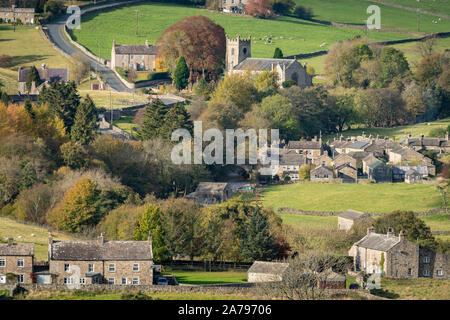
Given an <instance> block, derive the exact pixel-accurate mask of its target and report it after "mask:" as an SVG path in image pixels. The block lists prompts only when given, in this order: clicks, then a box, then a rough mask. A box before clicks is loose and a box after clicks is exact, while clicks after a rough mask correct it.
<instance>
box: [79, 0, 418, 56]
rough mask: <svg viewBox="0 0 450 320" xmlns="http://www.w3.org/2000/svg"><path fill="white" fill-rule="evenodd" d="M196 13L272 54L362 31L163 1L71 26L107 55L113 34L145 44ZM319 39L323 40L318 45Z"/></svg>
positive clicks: (260, 52)
mask: <svg viewBox="0 0 450 320" xmlns="http://www.w3.org/2000/svg"><path fill="white" fill-rule="evenodd" d="M135 10H139V35H138V36H136V35H135V28H136V25H135V23H136V22H135V16H136V12H135ZM347 12H351V11H348V10H347ZM194 15H204V16H207V17H209V18H211V19H212V20H213V21H215V22H216V23H218V24H220V25H221V26H222V27H223V28H224V29H225V32H226V33H227V34H228V35H229V36H233V37H234V36H235V35H236V34H237V33H239V34H241V35H242V36H247V35H248V34H251V35H252V56H254V57H271V56H273V52H274V49H275V48H276V47H280V48H281V49H282V50H283V53H284V54H285V55H291V54H296V53H306V52H313V51H318V50H323V49H327V48H328V46H329V45H330V44H333V43H335V42H337V41H340V40H347V39H352V38H354V37H355V36H357V35H361V36H362V35H364V31H363V30H356V29H348V28H336V27H332V26H327V25H322V24H318V23H314V22H310V21H304V20H300V19H296V18H292V17H279V18H276V19H270V20H265V19H256V18H252V17H243V16H242V17H241V16H232V15H229V14H222V13H218V12H212V11H208V10H205V9H197V8H192V7H185V6H179V5H174V4H163V3H154V4H142V5H135V6H129V7H123V8H118V9H114V10H110V11H108V12H103V13H95V12H93V13H91V14H87V15H84V16H83V17H82V23H81V29H80V30H73V35H74V38H75V39H76V40H77V41H78V42H79V43H81V44H82V45H84V46H85V47H87V48H88V49H89V50H91V51H92V52H93V53H94V54H96V55H98V54H99V53H100V54H101V56H102V57H103V58H108V59H109V58H110V54H111V45H112V41H113V40H114V39H115V40H116V42H117V43H118V44H138V43H142V44H143V43H144V42H145V40H146V39H148V40H149V41H150V43H155V41H156V40H157V39H158V38H159V36H160V35H161V34H162V33H163V31H164V30H165V29H166V28H167V27H168V26H170V25H172V24H174V23H176V22H177V21H179V20H180V19H182V18H184V17H187V16H194ZM368 35H369V38H370V40H372V41H380V40H388V39H401V38H408V37H409V36H407V35H404V34H396V33H384V32H372V31H369V33H368ZM265 36H271V37H272V41H273V43H272V44H266V43H265V41H264V40H261V39H262V38H263V37H265ZM323 43H325V45H324V46H322V47H320V45H321V44H323ZM99 47H100V48H99Z"/></svg>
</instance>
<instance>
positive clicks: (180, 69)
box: [173, 56, 189, 90]
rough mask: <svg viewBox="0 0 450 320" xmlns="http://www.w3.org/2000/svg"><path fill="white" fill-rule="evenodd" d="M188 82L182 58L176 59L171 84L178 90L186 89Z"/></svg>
mask: <svg viewBox="0 0 450 320" xmlns="http://www.w3.org/2000/svg"><path fill="white" fill-rule="evenodd" d="M188 80H189V69H188V66H187V64H186V60H185V59H184V57H183V56H181V57H180V58H178V62H177V67H176V68H175V71H174V73H173V82H174V83H175V87H176V88H177V89H178V90H183V89H184V88H186V87H187V85H188Z"/></svg>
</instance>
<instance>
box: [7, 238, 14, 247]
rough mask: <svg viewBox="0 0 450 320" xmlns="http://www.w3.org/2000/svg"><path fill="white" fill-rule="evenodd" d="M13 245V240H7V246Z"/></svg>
mask: <svg viewBox="0 0 450 320" xmlns="http://www.w3.org/2000/svg"><path fill="white" fill-rule="evenodd" d="M13 244H14V238H11V237H10V238H8V246H12V245H13Z"/></svg>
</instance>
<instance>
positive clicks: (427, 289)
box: [381, 278, 450, 300]
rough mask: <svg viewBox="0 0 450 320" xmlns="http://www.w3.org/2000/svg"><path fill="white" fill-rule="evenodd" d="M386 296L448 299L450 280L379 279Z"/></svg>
mask: <svg viewBox="0 0 450 320" xmlns="http://www.w3.org/2000/svg"><path fill="white" fill-rule="evenodd" d="M381 288H382V290H383V291H384V292H385V296H386V297H390V298H394V299H402V300H449V299H450V280H440V279H427V278H417V279H387V278H382V279H381ZM386 291H387V292H386Z"/></svg>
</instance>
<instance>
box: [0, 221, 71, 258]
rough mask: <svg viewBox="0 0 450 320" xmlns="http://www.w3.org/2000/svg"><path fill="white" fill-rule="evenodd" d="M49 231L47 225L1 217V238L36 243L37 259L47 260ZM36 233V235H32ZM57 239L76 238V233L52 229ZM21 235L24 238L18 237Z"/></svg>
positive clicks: (35, 252) (16, 241) (35, 254)
mask: <svg viewBox="0 0 450 320" xmlns="http://www.w3.org/2000/svg"><path fill="white" fill-rule="evenodd" d="M48 233H49V230H48V229H47V228H45V227H40V226H36V225H32V224H25V223H21V222H18V221H16V220H13V219H10V218H6V217H0V239H1V240H5V241H6V239H7V238H9V237H13V238H14V242H15V243H34V256H35V259H36V260H47V255H48ZM32 234H34V236H32ZM52 235H53V238H54V239H55V240H66V241H67V240H76V238H75V236H74V235H70V234H66V233H62V232H54V231H52ZM19 236H21V237H22V238H20V239H19V238H18V237H19Z"/></svg>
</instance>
